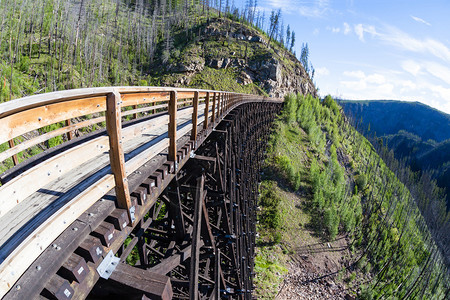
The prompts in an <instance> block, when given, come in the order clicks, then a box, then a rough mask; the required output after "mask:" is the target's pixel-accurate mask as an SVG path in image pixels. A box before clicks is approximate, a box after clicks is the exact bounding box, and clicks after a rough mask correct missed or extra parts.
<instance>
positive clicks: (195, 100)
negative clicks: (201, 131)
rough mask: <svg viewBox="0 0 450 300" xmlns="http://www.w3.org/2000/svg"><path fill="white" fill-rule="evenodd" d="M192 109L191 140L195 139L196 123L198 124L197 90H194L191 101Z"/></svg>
mask: <svg viewBox="0 0 450 300" xmlns="http://www.w3.org/2000/svg"><path fill="white" fill-rule="evenodd" d="M192 106H193V107H194V111H193V112H192V131H191V140H193V141H194V142H195V141H196V140H197V125H198V123H197V122H198V91H195V92H194V101H193V102H192Z"/></svg>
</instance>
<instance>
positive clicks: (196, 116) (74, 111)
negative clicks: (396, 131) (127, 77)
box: [0, 87, 279, 298]
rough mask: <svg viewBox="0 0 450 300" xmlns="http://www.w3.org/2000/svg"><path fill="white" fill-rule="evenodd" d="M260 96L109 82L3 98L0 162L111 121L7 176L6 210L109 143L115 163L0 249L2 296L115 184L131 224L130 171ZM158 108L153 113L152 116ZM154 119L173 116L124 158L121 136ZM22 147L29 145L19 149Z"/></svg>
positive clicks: (0, 212)
mask: <svg viewBox="0 0 450 300" xmlns="http://www.w3.org/2000/svg"><path fill="white" fill-rule="evenodd" d="M262 100H268V101H271V100H270V99H268V98H265V97H262V96H255V95H248V94H238V93H230V92H224V91H213V90H198V89H183V88H165V87H164V88H161V87H110V88H89V89H78V90H69V91H61V92H54V93H48V94H42V95H35V96H30V97H25V98H21V99H17V100H12V101H9V102H6V103H2V104H0V145H1V144H3V145H7V146H8V147H7V149H5V150H4V151H2V152H0V163H2V164H3V165H7V164H8V161H9V164H10V166H12V165H14V166H15V165H17V164H19V158H20V160H22V161H24V160H26V157H25V156H28V157H29V156H31V155H32V154H33V153H32V152H33V151H32V150H30V149H32V148H33V147H36V145H41V144H42V143H44V142H47V141H49V140H51V139H53V138H56V137H61V138H60V142H68V141H70V140H72V139H73V138H74V132H76V131H82V130H85V131H93V130H95V127H97V128H106V133H103V134H100V135H99V136H97V137H95V138H93V139H90V140H87V141H86V142H84V143H82V144H79V145H76V144H75V146H74V147H70V148H68V149H65V150H64V151H62V152H61V153H56V154H55V155H53V156H51V158H48V159H46V160H44V161H42V162H40V163H39V164H37V165H35V166H33V167H32V168H29V169H27V170H26V171H25V172H23V173H20V174H19V175H17V176H15V177H13V178H8V181H6V182H2V186H0V218H1V217H2V216H5V215H6V214H8V213H9V212H11V210H13V209H14V208H15V207H16V206H17V205H18V204H20V203H21V202H22V201H24V200H26V199H27V197H29V196H31V195H33V193H35V192H36V191H38V190H39V189H41V188H43V187H44V186H45V185H46V184H48V183H50V182H52V181H53V180H56V179H57V178H60V177H61V176H64V175H65V174H67V173H68V172H70V171H71V170H73V169H74V168H76V167H78V166H80V165H82V164H83V163H85V162H87V161H88V160H89V158H91V157H92V156H93V155H100V154H101V153H104V152H108V151H109V167H108V168H107V171H106V173H105V174H103V175H102V176H101V178H100V179H99V180H97V181H96V182H95V185H93V186H90V187H89V188H86V189H85V190H83V191H81V192H80V193H79V195H77V196H76V197H75V199H74V200H73V201H71V202H68V203H66V204H65V205H64V206H63V207H61V208H60V209H59V210H58V211H57V212H56V213H55V214H53V215H52V216H51V217H50V218H48V219H46V220H44V221H43V222H42V224H40V225H39V226H38V227H37V228H36V229H35V230H34V231H33V233H32V234H30V235H28V236H27V237H26V238H24V239H23V241H21V243H20V245H19V246H17V247H15V248H14V249H13V250H12V251H10V253H7V255H3V254H2V253H1V252H0V298H1V297H3V295H5V293H7V291H8V290H9V289H10V288H11V287H12V285H13V284H14V283H15V282H16V281H17V279H18V278H19V277H20V276H21V275H22V274H23V273H24V272H25V270H26V269H27V267H28V266H29V265H30V264H31V263H32V262H33V261H34V260H35V259H36V258H37V257H38V256H39V254H40V253H42V251H43V250H44V249H45V248H46V247H48V246H49V245H50V244H51V242H52V241H53V240H54V239H55V238H56V237H57V236H58V235H59V234H60V233H61V232H62V231H63V230H65V229H66V228H67V227H68V226H69V225H70V224H71V223H72V222H73V221H74V220H76V218H77V217H78V216H79V215H80V214H81V213H82V212H84V211H85V210H86V209H87V208H89V207H90V206H91V205H92V204H93V202H95V201H97V200H98V199H99V198H101V197H102V196H104V195H105V194H106V193H107V192H108V191H109V190H111V189H113V188H114V189H115V193H116V199H117V206H118V207H119V208H123V209H126V210H127V212H128V217H129V221H130V222H129V223H130V224H131V225H132V222H131V221H132V213H131V208H132V207H131V200H130V191H129V187H128V179H127V177H128V175H129V174H131V173H132V172H134V171H135V170H137V169H138V168H139V167H140V166H141V165H143V164H144V163H145V162H146V161H148V160H149V159H150V158H151V157H152V156H155V155H157V154H158V153H160V152H162V151H163V150H164V149H168V160H169V161H173V162H174V163H175V166H176V164H177V135H180V136H181V135H184V134H189V133H190V139H191V140H192V141H194V142H195V141H196V139H197V137H198V134H199V133H198V127H199V125H200V124H201V123H202V122H203V126H202V127H200V128H203V129H207V128H208V127H209V126H211V124H215V123H216V122H217V121H218V120H220V119H221V117H222V116H223V115H225V114H226V113H227V112H228V111H229V110H230V109H232V108H233V107H235V106H236V105H239V104H241V103H245V102H247V101H262ZM277 101H279V100H278V99H277ZM185 108H189V109H190V110H189V111H186V110H184V109H185ZM190 111H192V117H191V119H190V122H191V125H190V126H189V127H184V129H183V130H180V129H177V128H178V125H180V124H177V120H178V115H180V116H184V117H186V112H189V113H190ZM152 115H154V119H153V121H152V119H151V118H150V119H149V118H148V117H149V116H152ZM140 118H142V120H143V121H142V122H136V124H134V125H132V126H128V127H123V126H122V122H124V121H125V120H131V119H133V120H134V119H136V120H138V119H140ZM158 118H159V119H158ZM149 120H150V121H149ZM151 122H153V123H151ZM155 122H162V123H161V124H167V138H165V139H163V141H162V142H161V143H158V144H157V145H153V146H152V147H150V148H149V149H147V150H145V151H143V153H141V154H140V155H138V156H136V157H134V158H132V159H130V160H129V161H127V162H126V161H125V155H124V149H123V143H125V142H126V141H129V140H131V139H132V138H134V137H136V136H138V135H140V134H142V133H143V132H144V131H148V130H150V131H151V128H150V127H151V125H152V124H154V123H155ZM98 125H100V126H98ZM164 126H165V125H164ZM186 128H187V129H188V131H186ZM189 131H190V132H189ZM3 148H5V146H3ZM24 151H28V152H30V153H29V154H28V155H21V156H20V155H19V154H21V153H22V154H23V153H24ZM25 163H26V162H25ZM18 167H20V166H16V167H15V168H18ZM50 225H51V226H50ZM0 246H1V245H0Z"/></svg>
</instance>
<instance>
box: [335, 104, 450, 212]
mask: <svg viewBox="0 0 450 300" xmlns="http://www.w3.org/2000/svg"><path fill="white" fill-rule="evenodd" d="M340 104H341V105H342V107H343V109H344V112H345V114H346V115H347V116H349V117H350V118H351V119H353V122H354V124H357V123H358V124H357V125H358V127H359V130H360V131H361V132H363V133H364V134H365V136H366V137H367V138H369V139H371V140H373V137H374V135H376V137H378V138H382V139H383V141H384V143H385V145H386V146H387V147H388V148H389V149H391V150H393V151H394V154H395V157H396V158H397V159H398V160H404V161H406V163H408V164H409V166H410V167H411V169H412V170H413V171H415V172H416V171H428V172H431V173H432V176H433V178H434V179H435V180H436V181H437V183H438V186H439V187H441V188H444V189H445V192H446V194H447V210H450V177H449V176H450V154H449V153H450V115H448V114H446V113H443V112H440V111H438V110H436V109H433V108H431V107H429V106H427V105H424V104H421V103H418V102H400V101H342V100H341V101H340ZM360 122H362V123H360Z"/></svg>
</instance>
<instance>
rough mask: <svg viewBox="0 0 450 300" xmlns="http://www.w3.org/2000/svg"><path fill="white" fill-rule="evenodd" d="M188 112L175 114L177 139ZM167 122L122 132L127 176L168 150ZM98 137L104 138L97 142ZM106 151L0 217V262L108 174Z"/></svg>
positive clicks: (187, 123) (166, 119) (186, 128)
mask: <svg viewBox="0 0 450 300" xmlns="http://www.w3.org/2000/svg"><path fill="white" fill-rule="evenodd" d="M204 106H205V105H204V104H201V105H199V109H200V111H203V109H204ZM192 112H193V108H192V107H188V108H183V109H180V110H179V111H178V113H177V124H178V126H177V137H182V136H183V135H185V134H188V133H190V131H191V128H192V121H191V120H192ZM203 121H204V115H203V114H202V115H199V116H198V123H201V122H203ZM168 123H169V117H168V115H167V114H164V115H162V116H158V117H155V118H154V119H150V120H148V121H145V123H143V122H139V123H136V124H134V125H132V126H129V127H125V128H124V129H123V135H124V138H123V140H124V145H123V148H124V153H125V160H126V165H125V166H126V173H127V174H129V173H131V172H133V171H135V170H136V169H137V168H138V167H140V165H141V164H142V161H143V159H144V158H145V161H147V160H148V159H150V158H151V157H152V156H154V155H157V154H158V153H160V152H161V151H163V150H164V149H166V148H167V147H168V145H169V138H168V134H167V129H168ZM105 137H106V135H105ZM102 138H104V137H100V138H97V139H102ZM106 141H107V140H106ZM108 150H109V147H108V146H105V147H104V148H103V149H102V151H101V152H99V153H94V155H92V152H91V153H85V154H84V155H86V156H87V157H88V158H89V159H88V160H87V161H86V158H83V160H84V161H85V162H83V163H82V164H80V165H78V166H76V167H75V168H73V169H70V170H68V171H67V172H66V173H65V174H63V176H58V177H56V179H54V180H51V181H50V182H49V183H48V184H46V185H45V186H44V187H43V188H40V189H39V190H37V191H35V192H33V193H32V194H31V195H30V196H28V197H26V198H25V199H24V200H23V201H20V202H19V203H18V204H17V205H15V206H14V207H13V208H12V209H10V210H9V211H7V212H6V213H4V214H2V215H1V217H0V223H1V224H2V227H1V228H0V263H1V262H2V261H4V260H5V259H6V257H7V256H8V255H9V254H10V253H11V252H12V251H13V250H14V249H15V248H16V247H17V246H18V245H19V244H20V242H21V241H22V240H24V239H25V238H26V237H27V236H28V235H29V234H30V233H32V232H33V231H34V230H35V229H36V228H38V227H39V225H40V224H42V222H43V221H44V220H45V219H47V218H49V217H50V216H51V215H52V214H53V213H55V212H56V211H57V210H58V209H60V208H61V207H63V206H64V205H65V204H67V203H69V202H70V201H71V200H72V199H74V198H75V197H76V196H77V195H79V194H80V193H81V192H82V191H83V190H85V189H86V188H88V187H90V186H92V185H95V184H97V183H98V182H99V181H100V180H101V178H103V177H104V176H107V175H108V174H111V168H110V166H109V154H108ZM73 159H75V158H73ZM75 165H76V163H75ZM38 166H40V165H38ZM38 166H37V167H38Z"/></svg>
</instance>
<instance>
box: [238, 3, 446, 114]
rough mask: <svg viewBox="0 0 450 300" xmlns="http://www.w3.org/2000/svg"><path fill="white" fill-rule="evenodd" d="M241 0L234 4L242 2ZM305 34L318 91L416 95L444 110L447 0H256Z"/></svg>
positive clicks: (396, 96) (365, 95) (350, 95)
mask: <svg viewBox="0 0 450 300" xmlns="http://www.w3.org/2000/svg"><path fill="white" fill-rule="evenodd" d="M243 3H245V1H243V0H237V1H236V2H235V5H236V6H237V7H243V5H244V4H243ZM258 6H259V7H260V9H262V10H265V11H266V19H268V16H269V14H270V11H271V10H272V9H278V8H280V9H281V11H282V16H283V20H284V24H285V27H286V26H287V24H289V25H290V26H291V28H292V29H293V30H294V31H295V33H296V40H297V42H296V47H295V50H296V52H297V54H299V53H300V49H301V44H302V42H307V43H308V46H309V50H310V60H311V62H312V65H313V66H314V68H315V70H316V75H315V78H314V81H315V83H316V85H317V87H318V88H319V92H320V95H321V96H324V95H327V94H331V95H332V96H336V97H339V98H343V99H395V100H406V101H420V102H423V103H425V104H427V105H430V106H432V107H434V108H437V109H439V110H441V111H444V112H446V113H450V17H449V16H450V1H449V0H420V1H419V0H378V1H369V0H360V1H358V0H347V1H345V0H344V1H333V0H259V1H258Z"/></svg>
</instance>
